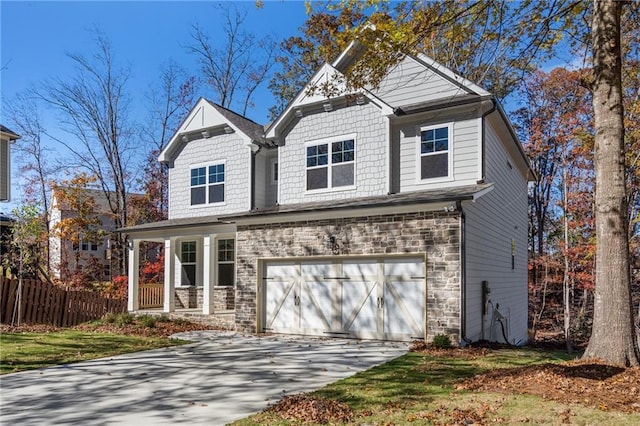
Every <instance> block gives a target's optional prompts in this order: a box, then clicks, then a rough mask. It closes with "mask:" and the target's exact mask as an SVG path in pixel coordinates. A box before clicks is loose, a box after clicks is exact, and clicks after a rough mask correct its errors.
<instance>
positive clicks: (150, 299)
mask: <svg viewBox="0 0 640 426" xmlns="http://www.w3.org/2000/svg"><path fill="white" fill-rule="evenodd" d="M139 289H140V292H139V293H138V294H139V300H138V303H139V305H140V309H148V308H162V306H163V302H164V284H140V286H139Z"/></svg>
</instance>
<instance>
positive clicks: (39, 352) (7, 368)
mask: <svg viewBox="0 0 640 426" xmlns="http://www.w3.org/2000/svg"><path fill="white" fill-rule="evenodd" d="M184 343H187V342H184V341H179V340H175V339H169V338H166V337H139V336H127V335H121V334H110V333H98V332H91V331H79V330H71V329H69V330H62V331H55V332H49V333H1V334H0V374H7V373H14V372H16V371H23V370H31V369H34V368H40V367H51V366H54V365H59V364H68V363H72V362H78V361H86V360H89V359H95V358H102V357H107V356H113V355H118V354H124V353H129V352H138V351H145V350H148V349H156V348H162V347H166V346H175V345H179V344H184Z"/></svg>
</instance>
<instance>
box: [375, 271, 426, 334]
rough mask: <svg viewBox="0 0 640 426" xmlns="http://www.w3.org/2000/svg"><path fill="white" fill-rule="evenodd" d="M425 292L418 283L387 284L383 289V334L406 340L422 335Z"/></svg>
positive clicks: (398, 282) (399, 282) (420, 283)
mask: <svg viewBox="0 0 640 426" xmlns="http://www.w3.org/2000/svg"><path fill="white" fill-rule="evenodd" d="M425 296H426V295H425V290H424V283H422V282H420V281H396V282H387V283H386V284H385V288H384V333H385V335H390V336H398V335H402V336H406V337H407V338H412V337H422V336H423V335H424V323H425V321H424V318H425Z"/></svg>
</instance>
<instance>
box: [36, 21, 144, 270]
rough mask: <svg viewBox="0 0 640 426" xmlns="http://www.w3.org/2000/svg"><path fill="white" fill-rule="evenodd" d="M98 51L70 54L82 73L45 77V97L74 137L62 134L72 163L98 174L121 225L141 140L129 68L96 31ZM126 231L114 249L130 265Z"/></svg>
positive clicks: (42, 95) (121, 266) (122, 267)
mask: <svg viewBox="0 0 640 426" xmlns="http://www.w3.org/2000/svg"><path fill="white" fill-rule="evenodd" d="M93 35H94V36H95V42H96V48H97V50H96V51H95V52H94V53H93V54H92V55H91V56H85V55H83V54H68V57H69V58H70V59H71V61H72V63H73V64H74V65H75V67H76V74H75V75H74V76H73V77H69V78H64V79H63V78H57V79H54V80H50V81H48V82H45V84H44V87H43V89H42V90H40V91H39V92H38V94H39V96H40V98H41V99H42V100H44V101H45V102H46V103H48V104H49V105H50V106H51V107H53V108H54V109H55V110H57V111H58V112H59V116H60V119H61V121H60V123H61V124H62V125H63V126H64V128H65V130H66V131H67V132H68V134H69V138H64V139H58V142H59V143H60V144H61V145H63V146H64V147H65V148H66V149H67V150H68V151H69V152H70V153H71V154H72V156H73V159H74V160H73V161H72V162H71V164H69V166H75V167H77V168H78V169H80V170H86V171H87V172H88V174H90V175H92V176H95V177H96V178H97V183H98V185H99V186H100V188H101V189H102V191H103V193H104V196H105V198H106V199H107V202H108V204H109V208H110V210H111V213H112V214H113V216H114V218H115V222H116V227H117V228H120V227H123V226H124V225H125V224H127V223H128V221H127V215H128V208H127V191H128V188H129V187H130V179H131V176H130V175H129V174H128V168H129V167H130V166H131V164H130V161H131V160H132V154H133V153H134V147H135V143H134V142H135V141H134V139H133V132H132V131H131V128H130V123H129V121H128V120H129V118H128V114H127V112H128V92H127V88H126V84H127V80H128V77H129V72H128V70H127V69H126V68H122V67H118V65H117V63H116V61H115V58H114V54H113V49H112V48H111V45H110V43H109V40H108V39H107V37H106V36H105V35H104V34H102V33H101V32H99V31H98V30H95V31H94V32H93ZM124 238H125V236H124V235H120V234H118V235H117V236H116V238H115V240H114V244H113V247H112V254H113V256H115V258H117V259H118V261H119V262H118V265H117V267H118V268H119V269H120V270H121V271H125V270H126V256H124V251H125V239H124Z"/></svg>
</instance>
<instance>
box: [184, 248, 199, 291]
mask: <svg viewBox="0 0 640 426" xmlns="http://www.w3.org/2000/svg"><path fill="white" fill-rule="evenodd" d="M180 262H181V263H182V285H189V286H194V285H196V242H195V241H183V242H182V243H181V244H180Z"/></svg>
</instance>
